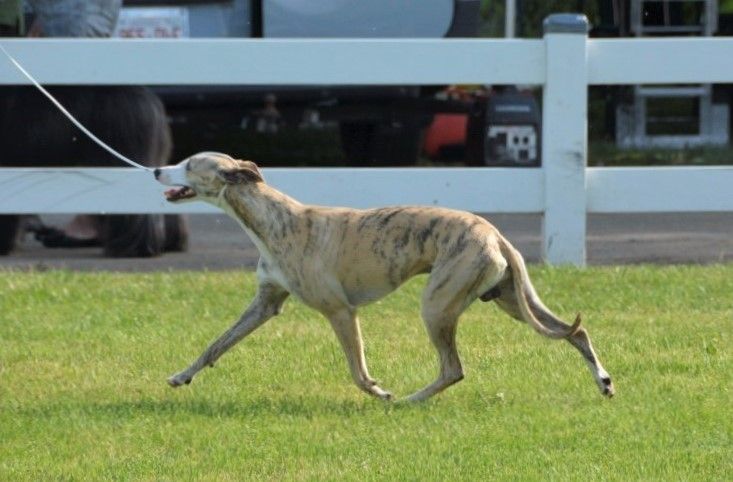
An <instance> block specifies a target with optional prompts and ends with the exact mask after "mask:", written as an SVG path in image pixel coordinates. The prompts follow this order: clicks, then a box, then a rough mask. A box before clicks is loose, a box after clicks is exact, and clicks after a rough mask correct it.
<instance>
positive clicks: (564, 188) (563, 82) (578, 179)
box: [542, 14, 588, 266]
mask: <svg viewBox="0 0 733 482" xmlns="http://www.w3.org/2000/svg"><path fill="white" fill-rule="evenodd" d="M544 31H545V49H546V56H545V58H546V63H547V65H546V68H547V80H546V82H545V86H544V91H543V105H542V165H543V169H544V172H545V215H544V219H543V224H542V239H543V241H542V242H543V258H544V260H545V261H546V262H548V263H550V264H574V265H577V266H583V265H584V264H585V225H586V199H585V168H586V157H587V150H588V141H587V130H588V119H587V118H588V115H587V114H588V69H587V59H586V43H587V39H588V20H587V19H586V17H585V16H584V15H577V14H554V15H550V16H549V17H547V18H546V19H545V22H544Z"/></svg>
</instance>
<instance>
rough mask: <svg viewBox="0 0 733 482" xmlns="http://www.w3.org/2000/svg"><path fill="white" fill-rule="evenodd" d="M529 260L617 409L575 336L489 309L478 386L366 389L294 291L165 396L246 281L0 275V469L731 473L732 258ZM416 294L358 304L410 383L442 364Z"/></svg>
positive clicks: (238, 305)
mask: <svg viewBox="0 0 733 482" xmlns="http://www.w3.org/2000/svg"><path fill="white" fill-rule="evenodd" d="M531 271H532V275H533V278H534V280H535V284H536V286H537V288H538V290H539V292H540V293H541V295H542V296H543V298H544V299H545V301H546V302H547V304H548V305H549V306H550V307H551V308H553V309H554V310H555V311H556V312H558V313H559V314H561V315H563V316H565V317H566V318H569V317H571V316H572V315H574V314H575V312H576V311H580V312H582V313H583V314H584V318H585V320H586V327H587V328H588V329H589V331H590V333H591V335H592V337H593V341H594V343H595V345H596V349H597V351H598V354H599V356H600V357H601V359H602V361H603V362H604V364H605V366H606V368H607V369H608V370H609V372H610V373H611V375H612V376H613V377H614V382H615V384H616V388H617V396H616V397H615V398H614V399H612V400H606V399H604V398H602V397H601V396H600V395H599V394H598V392H597V389H596V386H595V384H594V382H593V381H592V379H591V376H590V374H589V373H588V370H587V369H586V367H585V365H584V363H583V361H582V359H581V357H580V356H579V354H578V353H577V352H575V350H573V349H572V348H571V347H570V346H569V345H567V344H566V343H563V342H557V341H551V340H546V339H543V338H542V337H540V336H538V335H536V334H535V333H534V332H533V331H532V330H531V329H530V328H528V327H527V326H524V325H521V324H518V323H516V322H513V321H511V320H510V319H509V318H508V317H507V316H505V315H504V314H503V313H500V312H499V310H497V309H496V308H495V307H493V306H489V305H486V304H482V303H476V304H474V305H473V306H472V307H471V308H470V309H469V310H468V312H467V313H466V314H465V315H464V317H463V319H462V322H461V325H460V328H459V349H460V352H461V355H462V358H463V362H464V367H465V372H466V379H465V380H464V381H463V382H462V383H460V384H458V385H456V386H454V387H452V388H451V389H449V390H447V391H446V392H444V393H442V394H441V395H439V396H438V397H436V398H434V399H432V400H431V401H429V402H427V403H424V404H421V405H413V406H394V405H388V404H384V403H382V402H379V401H377V400H373V399H370V398H368V397H367V396H366V395H363V394H362V393H361V392H359V391H358V390H357V389H356V388H355V387H354V386H353V385H352V383H351V381H350V378H349V376H348V373H347V369H346V364H345V361H344V358H343V356H342V354H341V351H340V349H339V347H338V345H337V342H336V340H335V337H334V335H333V334H332V332H331V330H330V328H329V326H328V323H327V322H326V321H325V320H324V319H322V318H321V317H320V315H317V314H315V313H314V312H313V311H311V310H309V309H307V308H305V307H304V306H303V305H302V304H300V303H298V302H297V301H294V300H290V301H288V302H287V304H286V310H285V313H284V314H283V315H282V316H280V317H278V318H276V319H274V320H272V321H270V322H269V323H268V324H266V325H264V326H263V327H262V328H261V329H260V330H258V331H257V332H255V333H254V334H253V335H252V336H251V337H250V338H248V339H246V340H245V341H244V342H242V343H241V344H240V345H238V346H237V347H236V348H234V349H233V350H232V351H231V352H229V353H228V354H226V355H225V356H224V357H223V358H222V359H221V360H220V361H219V363H218V364H217V367H216V368H214V369H208V370H206V371H204V372H202V373H201V374H200V375H199V377H198V378H197V379H196V380H194V382H193V384H192V385H190V386H188V387H183V388H181V389H178V390H172V389H170V388H168V387H167V386H166V384H165V379H166V377H167V376H168V375H170V374H172V373H173V372H175V371H177V370H179V369H181V368H184V367H185V366H186V365H187V364H188V363H189V362H191V361H192V360H193V359H194V357H196V356H198V354H199V353H200V351H201V350H203V349H204V348H205V347H206V345H207V344H208V343H209V342H210V341H211V340H212V339H213V338H214V337H215V336H217V335H219V333H220V332H222V331H223V330H224V329H225V328H226V327H228V325H229V324H230V323H231V321H233V320H234V319H235V318H236V317H237V316H238V314H239V312H240V310H241V309H242V308H243V307H244V305H245V304H246V302H247V300H248V299H249V298H250V297H251V296H252V294H253V291H254V278H253V276H252V275H251V274H247V273H169V274H142V275H141V274H129V275H128V274H78V273H69V272H46V273H12V272H5V273H0V480H3V481H4V480H12V481H15V480H190V479H197V480H212V481H221V480H244V479H249V480H262V479H276V480H283V479H284V480H344V479H347V480H348V479H381V480H486V479H508V480H522V481H524V480H548V479H549V480H602V479H611V480H623V481H626V480H660V481H662V480H664V481H667V480H725V479H728V480H730V477H731V474H732V473H733V464H732V462H731V461H732V460H733V410H732V408H731V407H732V406H733V399H732V397H731V389H732V388H733V383H732V382H733V364H732V363H731V352H732V351H733V350H732V349H733V346H732V344H731V331H732V328H733V297H732V293H733V265H727V266H721V265H719V266H708V267H620V268H608V267H605V268H589V269H586V270H574V269H552V268H539V267H533V268H532V269H531ZM423 284H424V279H417V280H415V281H413V282H411V283H409V284H407V285H406V286H405V287H403V288H402V289H401V290H399V291H398V292H397V293H396V294H393V295H392V296H391V297H389V298H387V299H386V300H384V301H382V302H380V303H376V304H374V305H371V306H370V307H367V308H366V309H363V310H362V313H361V318H362V327H363V331H364V336H365V340H366V348H367V359H368V362H369V365H370V370H371V372H372V375H374V376H375V377H376V378H378V379H379V380H381V382H382V384H383V385H384V386H385V388H387V389H391V390H393V392H394V393H396V394H398V395H406V394H408V393H410V392H411V391H413V390H415V389H417V388H419V387H421V386H422V385H424V384H426V383H428V382H429V381H431V380H432V378H433V377H434V375H435V372H436V360H435V355H434V353H433V351H432V348H431V347H430V345H429V342H428V340H427V336H426V335H425V334H424V331H423V328H422V325H421V322H420V320H419V318H418V313H419V309H418V300H419V293H420V289H421V288H422V286H423Z"/></svg>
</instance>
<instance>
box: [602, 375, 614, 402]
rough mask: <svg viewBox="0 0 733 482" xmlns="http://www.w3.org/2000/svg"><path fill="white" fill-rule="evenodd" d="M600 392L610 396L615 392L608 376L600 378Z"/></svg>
mask: <svg viewBox="0 0 733 482" xmlns="http://www.w3.org/2000/svg"><path fill="white" fill-rule="evenodd" d="M600 388H601V394H602V395H604V396H606V397H608V398H611V397H613V396H614V395H615V394H616V389H615V388H614V387H613V382H612V381H611V378H610V377H603V378H602V379H601V387H600Z"/></svg>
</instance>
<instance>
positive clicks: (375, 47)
mask: <svg viewBox="0 0 733 482" xmlns="http://www.w3.org/2000/svg"><path fill="white" fill-rule="evenodd" d="M545 28H546V29H545V36H544V38H543V39H537V40H529V39H511V40H492V39H470V40H459V39H438V40H423V39H421V40H404V39H403V40H389V39H385V40H353V39H338V40H334V39H331V40H302V39H299V40H285V39H278V40H262V39H257V40H247V39H241V40H239V39H236V40H235V39H227V40H211V39H207V40H193V39H191V40H128V39H125V40H119V39H103V40H102V39H100V40H93V39H54V40H51V39H46V40H39V39H12V40H3V45H4V46H5V47H6V48H7V50H8V51H10V52H11V53H12V55H14V56H15V57H16V58H17V59H18V60H19V61H20V62H21V63H22V64H23V65H24V66H25V67H26V68H27V70H29V71H30V72H31V73H32V74H33V75H34V76H36V78H37V79H38V80H39V81H40V82H41V83H43V84H67V85H68V84H71V85H80V84H82V85H84V84H86V85H93V84H96V85H105V84H147V85H154V84H178V85H181V84H265V85H269V84H282V85H285V84H301V85H306V84H310V85H319V84H358V85H363V84H374V85H377V84H381V85H384V84H399V85H406V84H407V85H423V84H453V83H467V84H472V83H482V84H517V83H518V84H537V85H541V86H543V132H542V155H543V167H542V168H536V169H510V168H475V169H462V168H455V169H453V168H440V169H421V168H405V169H341V168H336V169H333V168H331V169H317V168H304V169H287V168H284V169H277V168H270V169H265V170H264V174H265V177H266V179H267V180H268V182H269V183H271V184H273V185H274V186H276V187H277V188H280V189H282V190H284V191H286V192H288V193H289V194H291V195H293V196H294V197H296V198H299V199H300V200H302V201H304V202H308V203H317V204H328V205H342V206H354V207H367V206H380V205H387V204H428V205H433V204H437V205H442V206H447V207H454V208H460V209H467V210H472V211H480V212H517V213H543V214H544V216H543V219H544V223H543V231H544V232H543V253H544V258H545V259H546V260H547V261H548V262H550V263H553V264H562V263H572V264H576V265H583V264H584V263H585V234H586V233H585V231H586V214H587V213H589V212H595V213H599V212H603V213H610V212H626V213H630V212H689V211H733V167H680V168H673V167H664V168H587V167H586V157H587V91H588V86H589V85H602V84H639V83H654V84H665V83H685V82H690V83H693V82H698V83H703V82H712V83H715V82H733V61H731V59H733V39H729V38H726V39H722V38H704V39H703V38H664V39H603V40H601V39H598V40H596V39H588V37H587V34H586V30H587V22H586V21H585V18H584V17H582V16H577V15H553V16H551V17H549V18H548V20H547V21H546V22H545ZM25 83H27V81H26V80H25V79H24V78H23V77H22V76H21V75H20V74H19V73H18V72H16V71H15V70H14V68H13V66H12V65H11V64H10V63H9V62H7V61H5V60H3V59H2V58H0V85H1V84H25ZM39 95H40V94H39ZM88 127H90V128H91V129H92V130H94V126H93V125H91V126H88ZM212 147H215V146H212ZM233 154H237V155H245V156H246V153H233ZM162 190H163V187H162V186H160V185H158V184H157V183H156V182H154V180H153V178H152V176H151V175H150V174H149V173H146V172H144V171H139V170H135V169H131V168H110V169H104V168H94V169H91V168H90V169H82V168H66V169H12V168H0V213H71V212H96V213H124V212H137V213H142V212H148V213H152V212H168V213H169V212H212V211H214V208H212V207H210V206H206V205H203V204H197V203H192V204H186V205H182V206H173V205H169V204H167V203H165V201H163V198H162V195H161V192H162Z"/></svg>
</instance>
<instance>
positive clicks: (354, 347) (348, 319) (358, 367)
mask: <svg viewBox="0 0 733 482" xmlns="http://www.w3.org/2000/svg"><path fill="white" fill-rule="evenodd" d="M327 318H328V320H329V321H330V322H331V326H332V327H333V331H334V332H336V337H337V338H338V340H339V343H341V348H343V350H344V354H345V355H346V361H347V362H348V364H349V371H350V372H351V377H352V378H353V379H354V383H356V386H357V387H359V388H360V389H361V390H363V391H365V392H366V393H368V394H369V395H373V396H375V397H378V398H381V399H383V400H391V399H392V394H391V393H389V392H387V391H385V390H384V389H382V388H381V387H380V386H379V385H377V382H376V381H375V380H374V379H372V378H371V377H370V376H369V371H368V370H367V365H366V359H365V358H364V344H363V342H362V338H361V329H360V328H359V319H358V318H357V317H356V313H355V311H354V310H353V309H351V308H343V309H340V310H337V311H335V312H333V313H330V314H328V315H327Z"/></svg>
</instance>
